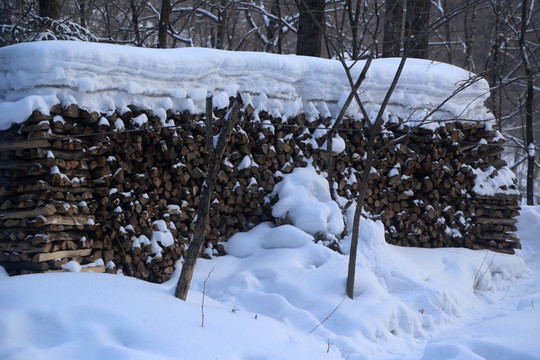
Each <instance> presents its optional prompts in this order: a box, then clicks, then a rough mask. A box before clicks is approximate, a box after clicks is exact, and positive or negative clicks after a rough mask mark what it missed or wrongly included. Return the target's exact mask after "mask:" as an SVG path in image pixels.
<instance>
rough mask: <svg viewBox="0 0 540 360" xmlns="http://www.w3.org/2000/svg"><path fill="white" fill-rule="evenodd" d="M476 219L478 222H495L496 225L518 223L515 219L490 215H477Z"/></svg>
mask: <svg viewBox="0 0 540 360" xmlns="http://www.w3.org/2000/svg"><path fill="white" fill-rule="evenodd" d="M477 221H478V222H479V223H480V224H496V225H515V224H517V223H518V220H517V219H508V218H491V217H478V218H477Z"/></svg>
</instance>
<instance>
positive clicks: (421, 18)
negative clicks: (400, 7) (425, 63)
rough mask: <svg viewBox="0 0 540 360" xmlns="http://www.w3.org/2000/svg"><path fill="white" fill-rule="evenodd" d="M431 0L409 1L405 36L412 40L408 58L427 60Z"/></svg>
mask: <svg viewBox="0 0 540 360" xmlns="http://www.w3.org/2000/svg"><path fill="white" fill-rule="evenodd" d="M430 8H431V1H430V0H407V13H408V14H407V21H405V35H406V36H407V37H409V39H410V49H409V54H408V55H407V56H408V57H413V58H419V59H427V58H428V43H429V36H428V33H427V32H426V29H427V28H428V25H429V13H430Z"/></svg>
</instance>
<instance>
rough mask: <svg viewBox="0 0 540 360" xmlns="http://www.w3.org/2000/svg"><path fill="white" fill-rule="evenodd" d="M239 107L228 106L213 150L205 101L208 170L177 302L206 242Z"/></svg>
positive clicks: (209, 106) (239, 103)
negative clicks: (220, 177) (222, 168)
mask: <svg viewBox="0 0 540 360" xmlns="http://www.w3.org/2000/svg"><path fill="white" fill-rule="evenodd" d="M241 106H242V100H241V98H240V96H239V95H238V96H237V97H236V99H234V100H233V102H232V104H231V105H230V106H229V110H228V112H227V116H226V117H225V125H224V126H223V128H222V130H221V132H220V133H219V138H218V142H217V145H216V147H215V148H213V145H211V144H212V142H213V141H212V136H211V134H212V131H211V130H210V129H211V127H212V124H211V120H210V119H211V118H212V98H211V97H207V101H206V134H207V139H206V143H207V146H210V147H209V149H208V153H209V159H208V169H207V172H206V179H205V182H204V184H203V185H202V189H201V195H200V198H199V208H198V209H197V220H196V222H195V229H194V231H193V237H192V239H191V242H190V244H189V248H188V250H187V252H186V255H185V257H184V264H183V265H182V272H181V273H180V278H179V279H178V283H177V285H176V291H175V293H174V296H176V297H177V298H179V299H182V300H186V298H187V294H188V291H189V285H190V283H191V279H192V278H193V272H194V271H195V264H196V263H197V258H198V257H199V253H200V252H201V249H202V246H203V244H204V240H205V238H206V226H207V224H208V214H209V211H210V201H211V199H212V193H213V192H214V186H215V181H216V177H217V173H218V170H219V166H220V164H221V161H222V158H223V153H224V152H225V147H226V146H227V142H228V141H229V136H230V134H231V133H232V131H233V129H234V127H235V125H236V124H237V123H238V121H239V120H240V115H241V112H240V108H241Z"/></svg>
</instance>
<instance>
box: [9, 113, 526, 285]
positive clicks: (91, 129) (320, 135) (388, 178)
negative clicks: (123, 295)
mask: <svg viewBox="0 0 540 360" xmlns="http://www.w3.org/2000/svg"><path fill="white" fill-rule="evenodd" d="M214 115H215V117H216V119H214V125H213V126H214V128H213V132H214V134H217V133H218V132H219V129H220V121H221V120H223V117H224V115H225V112H224V111H223V110H215V111H214ZM203 120H204V118H203V116H201V115H193V114H189V113H187V112H185V113H181V114H172V113H171V112H170V111H169V112H167V113H165V111H157V112H156V114H154V113H153V112H152V111H151V110H144V111H142V110H137V109H135V108H129V109H128V108H125V109H123V110H122V111H120V112H119V111H116V112H110V113H107V114H100V113H97V112H88V111H86V110H84V109H81V108H79V107H78V106H77V105H75V104H73V105H71V106H69V107H67V108H62V107H60V106H55V107H53V108H52V109H51V111H50V115H43V114H40V113H39V112H35V113H34V114H33V115H32V116H31V117H30V118H29V119H28V120H27V121H26V122H25V123H23V124H20V125H14V126H13V127H12V128H11V129H8V130H5V131H3V132H1V133H0V160H1V161H0V175H1V176H0V201H1V205H0V264H1V265H3V266H4V267H6V269H7V270H8V271H10V272H12V273H26V272H34V271H51V270H52V271H60V270H62V269H63V268H66V267H67V266H66V264H67V263H68V262H69V261H73V260H74V261H76V262H77V263H79V264H81V265H83V266H85V269H90V270H93V271H106V269H107V271H118V270H122V272H124V273H126V274H128V275H132V276H136V277H138V278H142V279H146V280H150V281H154V282H162V281H164V280H167V279H168V278H169V276H170V275H171V274H172V272H173V271H174V269H175V268H174V265H175V264H176V262H177V261H178V260H179V259H180V258H181V256H182V255H183V251H184V249H185V247H186V246H187V245H188V244H189V239H190V237H191V235H192V232H193V222H194V220H195V216H196V210H197V206H198V196H199V194H200V188H201V185H202V183H203V181H204V180H205V175H206V165H207V161H208V157H207V149H206V129H205V126H204V121H203ZM394 120H396V121H395V122H393V125H392V126H391V127H389V128H388V129H386V130H387V131H381V135H380V136H379V138H378V139H377V146H376V149H379V150H378V154H377V157H376V161H375V163H374V166H373V168H374V171H372V172H371V174H370V183H369V188H368V191H367V197H366V209H367V210H368V212H369V213H370V214H372V216H373V217H374V218H376V219H380V220H381V221H382V222H383V223H384V225H385V227H386V230H387V240H388V241H389V242H390V243H393V244H398V245H403V246H424V247H442V246H464V247H469V248H492V249H498V250H501V251H507V252H511V251H512V249H513V248H516V247H519V239H517V238H516V237H515V235H513V234H511V232H512V231H515V222H516V220H515V217H516V215H517V214H518V210H519V206H518V197H517V196H515V195H509V194H502V195H501V194H496V195H494V196H491V195H490V196H486V195H479V194H476V193H475V192H474V191H473V187H474V185H475V177H476V176H477V175H476V172H475V171H477V170H478V169H481V170H486V171H494V172H496V171H497V169H500V168H501V167H503V166H504V163H503V162H502V161H501V160H500V153H501V151H502V147H501V146H500V145H501V144H500V142H501V141H502V140H501V139H499V137H498V136H497V132H496V131H495V130H491V129H486V128H485V126H484V125H483V124H476V123H472V122H470V123H463V122H448V123H446V124H442V125H441V126H439V127H438V128H437V129H436V130H427V129H424V128H417V129H410V128H408V127H407V126H406V125H405V124H404V123H402V122H401V120H399V119H394ZM330 124H331V119H317V120H314V121H311V122H309V121H307V120H306V118H305V116H304V115H302V114H301V115H298V116H296V117H294V118H290V119H287V120H283V119H281V118H272V116H270V115H269V114H266V113H264V112H261V113H257V114H256V113H254V110H253V108H251V107H250V106H248V107H247V108H246V109H245V114H244V115H243V120H242V121H241V122H240V124H239V125H238V126H237V127H236V129H235V131H234V133H233V135H232V137H231V139H230V141H229V144H228V145H227V148H226V151H225V155H224V160H223V162H222V164H221V168H220V171H219V173H218V176H217V181H216V189H215V193H214V194H213V198H212V207H211V211H210V225H209V227H208V229H207V243H206V248H205V249H204V251H203V253H202V255H203V256H207V257H211V256H213V255H219V254H224V250H223V245H222V243H223V242H224V241H226V240H227V239H228V238H229V237H230V236H232V235H233V234H234V233H236V232H239V231H247V230H249V229H250V228H252V227H253V226H254V225H256V224H258V223H261V222H263V221H268V220H276V221H278V222H282V221H283V220H277V219H273V218H272V212H271V210H272V204H274V203H275V202H276V201H277V195H276V194H273V190H274V185H275V184H276V183H277V182H279V181H280V180H281V179H282V178H283V176H284V174H287V173H290V172H291V171H293V169H294V168H295V167H304V166H307V164H308V162H310V163H312V164H313V166H314V167H315V168H316V169H318V170H319V171H324V172H328V170H329V169H328V166H329V164H328V163H327V161H328V157H327V149H326V145H325V144H326V143H327V137H328V133H329V132H328V130H329V129H330ZM363 126H364V125H363V123H362V122H361V121H354V120H353V119H348V120H346V121H345V122H344V123H343V124H341V126H340V129H338V130H337V132H336V134H334V135H333V136H338V137H340V138H341V139H342V140H343V142H344V143H345V148H344V149H339V152H334V153H333V154H332V157H331V159H332V161H331V163H332V167H333V174H334V182H335V189H336V192H337V195H339V196H342V197H344V198H346V199H354V198H355V197H356V194H357V190H358V184H359V179H360V176H361V174H362V171H363V170H364V166H365V165H364V152H365V148H366V143H367V140H366V135H365V134H364V129H363ZM400 137H402V139H400V140H399V141H398V142H396V143H392V141H393V140H395V139H398V138H400ZM489 166H492V168H489ZM503 190H505V189H501V193H504V191H503ZM506 190H508V189H506Z"/></svg>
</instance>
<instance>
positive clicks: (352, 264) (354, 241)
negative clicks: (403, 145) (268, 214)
mask: <svg viewBox="0 0 540 360" xmlns="http://www.w3.org/2000/svg"><path fill="white" fill-rule="evenodd" d="M409 16H410V14H407V18H408V17H409ZM403 48H404V50H403V55H402V57H401V61H400V62H399V66H398V68H397V70H396V73H395V74H394V79H393V80H392V83H391V84H390V87H389V88H388V90H387V91H386V95H385V97H384V99H383V101H382V103H381V107H380V109H379V112H378V113H377V117H376V118H375V121H373V122H372V121H371V119H369V118H367V116H366V114H365V112H364V121H365V123H366V124H368V126H369V138H368V147H367V150H366V166H365V168H364V169H363V170H362V180H361V182H360V188H359V189H358V197H357V200H356V209H355V211H354V217H353V229H352V234H351V250H350V253H349V264H348V269H347V282H346V287H345V292H346V294H347V296H348V297H350V298H351V299H353V298H354V279H355V276H356V253H357V251H358V235H359V234H360V216H361V215H362V209H363V207H364V198H365V196H366V190H367V185H368V182H369V174H370V173H371V167H372V165H373V158H374V157H375V140H376V137H377V134H378V132H379V129H380V128H381V127H382V125H383V122H384V121H383V114H384V111H385V110H386V107H387V106H388V102H389V101H390V97H391V96H392V93H393V92H394V89H395V88H396V85H397V83H398V80H399V78H400V77H401V73H402V71H403V68H404V67H405V62H406V61H407V54H408V53H409V38H408V37H405V41H404V44H403ZM357 101H358V102H360V99H359V98H357ZM360 106H361V104H360ZM361 107H362V106H361ZM362 108H363V107H362Z"/></svg>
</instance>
